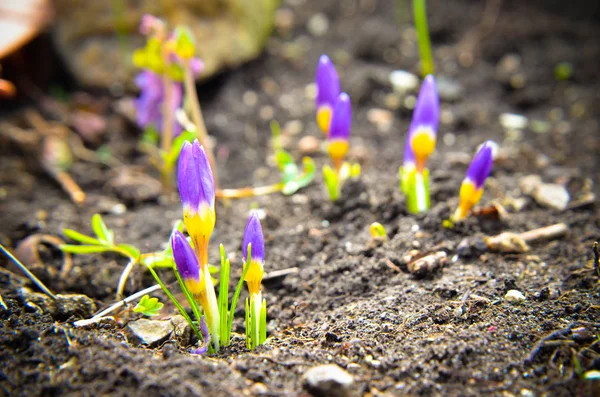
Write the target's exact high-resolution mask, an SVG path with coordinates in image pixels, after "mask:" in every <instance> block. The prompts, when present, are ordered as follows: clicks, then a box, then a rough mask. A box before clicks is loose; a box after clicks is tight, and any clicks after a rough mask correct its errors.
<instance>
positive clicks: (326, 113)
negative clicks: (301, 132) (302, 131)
mask: <svg viewBox="0 0 600 397" xmlns="http://www.w3.org/2000/svg"><path fill="white" fill-rule="evenodd" d="M315 84H316V86H317V99H316V103H315V105H316V107H317V124H318V125H319V128H321V131H323V133H324V134H325V135H327V134H329V127H330V124H331V119H332V115H333V112H334V106H335V102H336V100H337V97H338V96H339V95H340V78H339V77H338V74H337V71H336V70H335V66H334V65H333V62H331V59H329V57H328V56H327V55H321V57H320V58H319V64H318V65H317V73H316V76H315Z"/></svg>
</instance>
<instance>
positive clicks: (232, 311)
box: [225, 244, 252, 341]
mask: <svg viewBox="0 0 600 397" xmlns="http://www.w3.org/2000/svg"><path fill="white" fill-rule="evenodd" d="M251 258H252V244H248V256H247V258H246V263H250V259H251ZM249 268H250V266H244V270H242V276H241V277H240V281H238V284H237V287H235V292H234V293H233V299H232V300H231V307H230V309H229V322H228V324H227V338H226V339H225V340H227V341H229V339H230V337H231V327H232V326H233V315H234V314H235V307H236V305H237V301H238V299H239V298H240V293H241V292H242V287H243V286H244V278H245V277H246V272H248V269H249ZM246 316H248V310H246ZM247 330H248V327H246V332H248V331H247ZM246 340H247V338H246Z"/></svg>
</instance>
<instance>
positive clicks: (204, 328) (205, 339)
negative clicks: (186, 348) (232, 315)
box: [190, 316, 210, 356]
mask: <svg viewBox="0 0 600 397" xmlns="http://www.w3.org/2000/svg"><path fill="white" fill-rule="evenodd" d="M200 333H201V334H202V345H201V346H200V347H199V348H197V349H192V350H191V351H190V353H191V354H198V355H200V356H204V355H205V354H206V353H208V345H209V344H210V334H209V333H208V325H207V324H206V319H205V318H204V316H202V317H200Z"/></svg>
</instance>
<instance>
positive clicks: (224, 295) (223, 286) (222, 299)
mask: <svg viewBox="0 0 600 397" xmlns="http://www.w3.org/2000/svg"><path fill="white" fill-rule="evenodd" d="M219 253H220V256H221V274H220V280H219V301H218V303H219V318H220V320H221V325H220V333H221V335H220V339H221V343H222V344H223V345H224V346H229V340H230V335H229V333H228V332H227V331H228V328H227V325H228V321H229V318H228V317H229V312H228V310H229V308H228V307H227V306H229V277H230V274H229V272H230V269H231V264H230V263H229V259H227V254H226V253H225V247H224V246H223V244H221V246H220V247H219Z"/></svg>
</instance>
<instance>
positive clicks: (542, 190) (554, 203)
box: [532, 183, 570, 211]
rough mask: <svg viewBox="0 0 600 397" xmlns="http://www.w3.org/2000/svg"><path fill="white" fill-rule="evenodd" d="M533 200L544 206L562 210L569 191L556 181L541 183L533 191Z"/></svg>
mask: <svg viewBox="0 0 600 397" xmlns="http://www.w3.org/2000/svg"><path fill="white" fill-rule="evenodd" d="M532 196H533V198H534V199H535V201H536V202H537V203H538V204H539V205H541V206H544V207H547V208H552V209H555V210H557V211H562V210H564V209H565V208H567V205H568V204H569V199H570V196H569V192H568V191H567V189H566V188H565V187H564V186H563V185H558V184H556V183H541V184H539V185H538V186H537V189H535V191H534V192H533V195H532Z"/></svg>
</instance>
